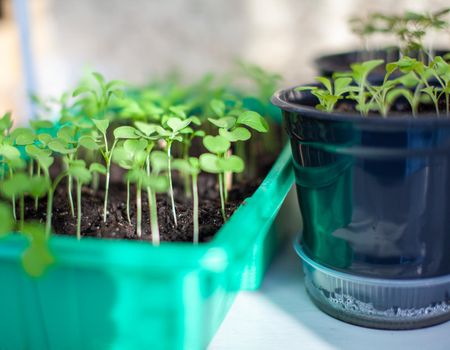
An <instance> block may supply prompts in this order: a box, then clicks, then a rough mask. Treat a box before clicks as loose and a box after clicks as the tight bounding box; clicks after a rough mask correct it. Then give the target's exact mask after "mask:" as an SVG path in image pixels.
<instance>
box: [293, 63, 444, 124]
mask: <svg viewBox="0 0 450 350" xmlns="http://www.w3.org/2000/svg"><path fill="white" fill-rule="evenodd" d="M446 58H448V57H441V56H436V57H435V58H434V59H433V60H431V62H430V63H429V64H425V63H423V62H422V61H420V60H417V59H415V58H411V57H408V56H405V57H403V58H401V59H399V60H398V61H395V62H390V63H388V64H386V65H385V71H386V74H385V76H384V79H383V81H382V82H381V83H372V82H370V81H369V80H368V76H369V74H370V73H371V72H372V71H373V70H374V69H376V68H377V67H379V66H382V65H384V61H383V60H370V61H366V62H362V63H355V64H353V65H351V72H338V73H335V74H334V76H333V78H331V79H330V78H325V77H318V78H317V82H318V83H319V84H318V85H317V86H316V85H315V86H302V87H299V88H298V89H297V90H298V91H311V93H312V94H313V95H314V96H316V97H317V99H318V104H317V105H316V108H317V109H320V110H324V111H326V112H333V111H334V110H335V108H336V106H337V104H338V103H341V102H342V101H346V102H348V103H349V104H352V105H354V107H355V109H356V110H357V111H359V112H360V114H361V115H363V116H367V115H368V114H369V113H378V114H380V115H381V116H383V117H387V115H388V114H389V113H390V112H391V110H392V108H393V106H394V105H395V103H396V102H398V100H399V99H403V101H406V103H407V105H408V106H409V109H410V111H411V113H412V115H413V116H414V117H417V116H418V114H419V107H420V106H421V105H424V106H426V105H431V106H432V108H433V112H434V113H435V114H436V116H438V117H440V116H442V115H443V114H445V116H447V117H448V116H450V64H449V63H448V62H447V61H446ZM394 73H395V74H394ZM433 112H432V113H433Z"/></svg>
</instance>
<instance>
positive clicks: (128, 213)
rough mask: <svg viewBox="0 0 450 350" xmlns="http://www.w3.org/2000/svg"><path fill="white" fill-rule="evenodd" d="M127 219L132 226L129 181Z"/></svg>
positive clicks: (128, 185)
mask: <svg viewBox="0 0 450 350" xmlns="http://www.w3.org/2000/svg"><path fill="white" fill-rule="evenodd" d="M127 219H128V223H129V224H130V225H131V217H130V180H127Z"/></svg>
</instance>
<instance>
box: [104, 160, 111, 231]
mask: <svg viewBox="0 0 450 350" xmlns="http://www.w3.org/2000/svg"><path fill="white" fill-rule="evenodd" d="M109 177H110V169H109V166H108V167H107V168H106V180H105V201H104V202H103V222H106V217H107V216H108V195H109Z"/></svg>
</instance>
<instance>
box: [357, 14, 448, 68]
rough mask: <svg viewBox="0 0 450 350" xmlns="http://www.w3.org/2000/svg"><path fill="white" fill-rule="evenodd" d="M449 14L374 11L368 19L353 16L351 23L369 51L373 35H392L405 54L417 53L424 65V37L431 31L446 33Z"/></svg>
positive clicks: (366, 17)
mask: <svg viewBox="0 0 450 350" xmlns="http://www.w3.org/2000/svg"><path fill="white" fill-rule="evenodd" d="M449 13H450V8H442V9H439V10H437V11H435V12H427V13H417V12H413V11H405V12H404V13H403V14H398V15H397V14H385V13H380V12H373V13H370V14H369V15H367V16H355V17H352V18H350V20H349V24H350V27H351V30H352V31H353V33H355V34H356V35H358V36H359V37H360V38H361V40H362V41H363V42H364V45H365V48H366V49H368V48H369V42H368V41H369V38H370V37H372V36H373V35H374V34H383V35H392V34H393V35H394V36H395V38H396V43H399V44H400V49H401V52H402V54H403V55H405V56H406V55H411V54H412V53H416V52H418V56H419V58H420V60H421V61H422V62H425V47H424V38H425V36H426V35H427V34H428V33H429V32H430V31H432V30H433V31H436V32H439V33H443V32H444V31H446V30H447V29H448V26H449V25H448V20H446V16H447V15H448V14H449Z"/></svg>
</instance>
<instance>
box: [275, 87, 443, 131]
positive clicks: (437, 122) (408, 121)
mask: <svg viewBox="0 0 450 350" xmlns="http://www.w3.org/2000/svg"><path fill="white" fill-rule="evenodd" d="M300 86H311V84H300V85H295V86H292V87H290V88H287V89H281V90H278V91H276V92H275V93H274V94H273V95H272V97H271V99H270V101H271V102H272V104H273V105H275V106H277V107H279V108H281V109H282V110H283V111H287V112H294V113H299V114H305V115H307V116H309V117H314V118H316V119H320V120H328V121H341V122H352V123H358V124H363V125H374V126H375V125H383V126H387V125H392V126H405V127H406V126H408V127H429V128H437V127H440V126H448V127H450V117H447V116H440V117H438V116H437V115H436V114H434V113H424V114H421V115H420V116H419V117H413V116H412V115H411V114H410V113H408V114H406V115H395V116H391V117H389V116H387V117H381V116H380V115H378V114H374V113H369V114H368V115H367V116H366V117H363V116H361V115H359V114H356V113H348V112H324V111H320V110H318V109H316V108H315V107H312V106H308V105H302V104H298V103H293V102H289V101H288V100H287V98H286V95H287V94H289V93H291V94H292V93H296V94H300V98H301V96H302V95H304V92H301V91H295V89H296V88H298V87H300Z"/></svg>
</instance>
